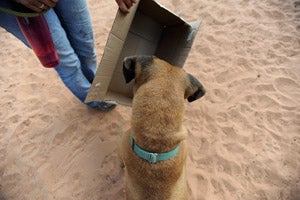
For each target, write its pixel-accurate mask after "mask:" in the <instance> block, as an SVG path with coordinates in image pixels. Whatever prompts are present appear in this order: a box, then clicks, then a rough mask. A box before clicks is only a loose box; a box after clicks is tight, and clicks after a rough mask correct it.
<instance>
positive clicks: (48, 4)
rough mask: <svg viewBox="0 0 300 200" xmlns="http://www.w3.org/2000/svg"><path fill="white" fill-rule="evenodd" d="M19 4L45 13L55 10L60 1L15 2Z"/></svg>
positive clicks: (20, 0) (26, 0) (27, 0)
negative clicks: (51, 9)
mask: <svg viewBox="0 0 300 200" xmlns="http://www.w3.org/2000/svg"><path fill="white" fill-rule="evenodd" d="M14 1H15V2H17V3H20V4H22V5H23V6H25V7H27V8H29V9H31V10H33V11H35V12H43V11H45V10H48V9H50V8H53V7H54V6H55V5H56V3H57V2H58V0H14Z"/></svg>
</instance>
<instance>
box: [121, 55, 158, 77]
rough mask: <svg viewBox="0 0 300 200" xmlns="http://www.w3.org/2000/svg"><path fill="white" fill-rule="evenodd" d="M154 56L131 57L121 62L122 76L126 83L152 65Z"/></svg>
mask: <svg viewBox="0 0 300 200" xmlns="http://www.w3.org/2000/svg"><path fill="white" fill-rule="evenodd" d="M153 59H154V56H132V57H126V58H125V59H124V61H123V75H124V78H125V81H126V83H129V82H130V81H131V80H132V79H134V78H137V77H138V76H139V75H140V74H141V72H142V70H143V69H144V68H146V67H148V66H150V65H152V64H153Z"/></svg>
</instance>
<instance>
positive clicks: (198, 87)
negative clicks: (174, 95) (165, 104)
mask: <svg viewBox="0 0 300 200" xmlns="http://www.w3.org/2000/svg"><path fill="white" fill-rule="evenodd" d="M187 79H188V81H187V82H188V85H187V89H186V90H185V94H184V97H185V98H187V100H188V102H192V101H195V100H197V99H199V98H201V97H203V96H204V94H205V89H204V88H203V86H202V84H201V83H200V82H199V81H198V80H197V79H196V78H195V77H194V76H193V75H191V74H187Z"/></svg>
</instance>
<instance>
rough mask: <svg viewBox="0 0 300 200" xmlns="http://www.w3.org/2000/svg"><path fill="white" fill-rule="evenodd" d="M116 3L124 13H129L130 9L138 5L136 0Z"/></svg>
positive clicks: (121, 0)
mask: <svg viewBox="0 0 300 200" xmlns="http://www.w3.org/2000/svg"><path fill="white" fill-rule="evenodd" d="M116 2H117V4H118V6H119V8H120V10H121V11H122V12H123V13H129V9H130V8H131V6H132V5H133V4H134V3H136V0H116Z"/></svg>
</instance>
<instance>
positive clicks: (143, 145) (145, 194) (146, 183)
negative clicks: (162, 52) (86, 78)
mask: <svg viewBox="0 0 300 200" xmlns="http://www.w3.org/2000/svg"><path fill="white" fill-rule="evenodd" d="M123 74H124V77H125V80H126V82H127V83H128V82H130V81H131V80H132V79H135V83H134V86H133V93H134V98H133V103H132V119H131V126H132V128H131V129H130V130H128V131H127V132H126V133H125V134H124V137H123V138H122V143H121V148H120V158H121V159H122V162H123V164H124V165H125V179H126V185H125V188H126V197H127V199H130V200H168V199H169V200H176V199H188V196H189V195H188V187H187V183H186V173H185V160H186V155H187V150H186V140H185V139H186V137H187V131H186V129H185V128H184V127H183V125H182V121H183V117H184V116H183V115H184V108H185V106H184V99H186V98H187V99H188V101H189V102H191V101H194V100H196V99H198V98H200V97H202V96H203V95H204V93H205V91H204V89H203V87H202V85H201V84H200V82H199V81H198V80H197V79H196V78H194V77H193V76H192V75H190V74H187V73H186V72H185V71H184V70H183V69H181V68H179V67H174V66H172V65H170V64H169V63H167V62H165V61H163V60H160V59H158V58H156V57H153V56H137V57H128V58H125V59H124V62H123Z"/></svg>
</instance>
